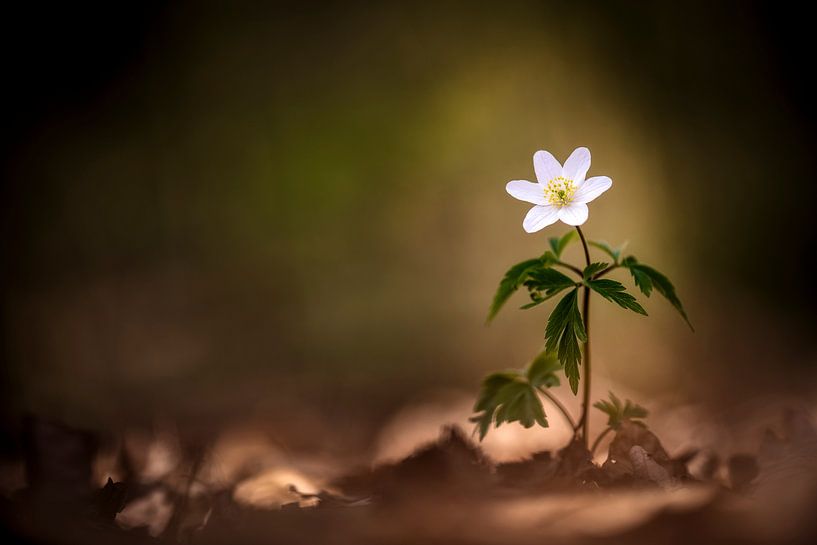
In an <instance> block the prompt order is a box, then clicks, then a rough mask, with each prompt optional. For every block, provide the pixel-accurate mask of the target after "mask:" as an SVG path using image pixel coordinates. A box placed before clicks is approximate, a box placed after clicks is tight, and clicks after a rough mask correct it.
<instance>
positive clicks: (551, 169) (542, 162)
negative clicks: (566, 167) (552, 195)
mask: <svg viewBox="0 0 817 545" xmlns="http://www.w3.org/2000/svg"><path fill="white" fill-rule="evenodd" d="M533 170H534V172H536V179H537V180H538V181H539V183H540V184H542V185H544V184H546V183H548V182H549V181H551V180H552V179H553V178H558V177H559V176H561V175H562V164H561V163H559V161H557V160H556V158H555V157H554V156H553V155H551V154H550V152H548V151H545V150H539V151H537V152H536V153H534V154H533Z"/></svg>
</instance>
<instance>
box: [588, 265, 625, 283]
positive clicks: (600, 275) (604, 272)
mask: <svg viewBox="0 0 817 545" xmlns="http://www.w3.org/2000/svg"><path fill="white" fill-rule="evenodd" d="M619 267H621V265H619V264H618V263H614V264H612V265H610V266H609V267H607V268H606V269H604V270H603V271H601V272H600V273H599V274H597V275H596V276H594V277H593V280H596V279H598V278H601V277H602V276H604V275H605V274H607V273H609V272H611V271H614V270H616V269H618V268H619Z"/></svg>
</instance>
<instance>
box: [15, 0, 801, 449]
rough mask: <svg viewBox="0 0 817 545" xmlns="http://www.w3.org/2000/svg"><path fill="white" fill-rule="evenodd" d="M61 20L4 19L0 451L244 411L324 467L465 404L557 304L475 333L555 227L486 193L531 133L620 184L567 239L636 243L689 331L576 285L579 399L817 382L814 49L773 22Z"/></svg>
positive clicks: (733, 391)
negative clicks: (669, 288) (504, 280)
mask: <svg viewBox="0 0 817 545" xmlns="http://www.w3.org/2000/svg"><path fill="white" fill-rule="evenodd" d="M51 9H52V10H46V9H45V8H44V7H37V8H34V7H17V8H14V10H12V11H11V12H10V13H9V14H8V15H7V16H6V17H5V21H6V24H5V25H4V26H6V27H8V28H7V29H6V30H5V31H4V33H3V37H2V40H3V46H2V49H3V56H4V76H5V77H4V80H5V84H4V88H5V91H7V92H8V93H9V94H8V95H7V96H6V98H5V99H3V108H4V116H3V119H4V121H3V130H2V131H3V148H2V161H3V164H2V167H3V188H2V197H0V199H1V201H0V202H1V204H0V206H1V207H2V257H0V259H1V260H2V270H1V274H2V278H0V293H1V294H2V404H3V422H4V424H3V429H4V432H3V433H4V435H5V437H6V438H7V441H5V442H4V443H5V444H6V445H12V446H7V447H4V448H11V449H13V448H14V447H13V445H14V441H13V440H12V439H9V438H12V437H13V436H14V433H15V431H14V430H16V426H17V424H16V422H18V419H19V417H20V415H22V414H25V413H35V414H39V415H44V416H51V417H58V418H60V419H62V420H64V421H67V422H69V423H72V424H75V425H80V426H84V427H88V428H91V429H102V430H106V429H107V430H116V429H121V428H122V427H130V426H140V425H144V426H152V425H154V423H155V422H156V421H157V419H162V421H172V422H175V423H176V425H177V426H178V427H179V428H180V429H183V430H200V431H201V433H206V430H208V429H211V428H218V427H222V426H230V425H234V424H235V423H236V422H239V423H240V422H248V421H252V422H262V423H263V425H264V426H266V427H267V428H268V429H269V430H273V433H275V434H276V437H278V438H279V439H280V441H281V443H282V444H285V445H286V446H287V447H288V448H293V449H303V450H309V449H328V450H330V451H331V452H332V453H333V454H335V455H337V456H344V455H351V453H359V452H363V451H370V450H371V449H372V446H373V445H377V444H381V447H382V442H383V441H384V439H383V436H382V430H383V429H391V430H393V435H392V437H394V438H395V441H397V440H398V439H399V438H400V437H404V435H405V434H408V432H407V431H406V430H408V429H409V427H410V426H409V422H414V421H417V420H421V421H422V420H423V419H426V420H434V419H440V420H444V419H445V418H448V417H449V416H450V415H451V414H456V416H457V418H459V417H462V416H463V413H462V411H466V413H467V410H468V407H467V405H468V403H469V401H470V397H469V396H472V395H473V394H474V393H475V392H476V389H477V387H478V384H479V381H480V379H481V377H482V376H483V375H484V374H485V373H486V372H488V371H492V370H495V369H501V368H505V367H518V366H522V365H524V364H525V363H526V361H527V360H528V359H529V358H531V357H532V356H533V355H535V354H536V352H537V351H538V350H539V349H540V347H541V345H542V340H543V339H542V331H543V326H544V322H545V320H546V318H547V310H548V309H545V308H539V309H536V310H531V311H527V312H522V311H514V310H513V305H510V306H509V309H508V310H506V311H504V312H503V313H502V314H501V315H500V316H499V317H498V319H497V320H496V322H495V323H493V324H492V325H491V326H486V325H485V316H486V311H487V307H488V303H489V301H490V299H491V296H492V294H493V291H494V289H495V287H496V284H497V282H498V280H499V278H500V277H501V275H502V274H503V272H504V270H505V269H506V268H507V267H508V266H509V265H510V264H512V263H515V262H517V261H520V260H522V259H525V258H528V257H530V256H533V255H538V254H540V253H541V252H542V251H543V249H544V248H545V246H546V243H547V237H548V236H556V235H560V234H562V233H563V232H565V231H566V229H567V228H566V227H564V226H561V227H560V226H554V227H550V228H548V229H546V230H545V231H544V232H542V233H540V234H537V235H528V234H526V233H524V232H523V231H522V229H521V221H522V218H523V215H524V213H525V211H526V207H525V205H524V204H522V203H519V202H517V201H515V200H513V199H511V198H510V197H509V196H508V195H506V194H505V192H504V189H503V188H504V184H505V183H506V182H507V181H508V180H510V179H519V178H522V179H525V178H527V179H530V178H532V176H533V170H532V164H531V156H532V154H533V152H534V151H536V150H537V149H547V150H549V151H551V152H553V153H554V154H555V155H556V156H557V157H559V158H561V159H564V158H565V157H566V156H567V155H568V154H569V153H570V151H572V150H573V149H574V148H575V147H577V146H582V145H583V146H588V147H589V148H590V149H591V151H592V153H593V166H592V168H591V171H590V172H591V174H592V175H608V176H610V177H612V179H613V180H614V185H613V189H612V190H611V191H609V192H608V193H607V194H605V195H604V197H603V198H601V199H599V200H598V201H596V202H594V203H593V205H592V206H591V214H590V219H589V221H588V222H587V224H586V225H585V227H584V229H585V232H586V233H587V234H588V236H589V237H590V238H593V239H602V240H607V241H609V242H611V243H614V244H617V243H621V242H623V241H625V240H627V241H629V247H628V248H629V251H631V252H632V253H633V254H635V255H637V256H638V257H639V258H640V259H641V260H642V261H644V262H646V263H650V264H653V265H655V266H656V267H657V268H658V269H659V270H662V271H663V272H665V273H666V274H667V275H668V276H669V277H670V278H672V279H673V280H674V281H675V283H676V286H677V288H678V290H679V294H680V295H681V297H682V299H683V300H684V302H685V304H686V306H687V310H688V312H689V315H690V317H691V319H692V321H693V323H694V324H695V326H696V332H695V333H694V334H693V333H691V332H690V331H689V330H688V329H687V328H686V326H685V325H684V323H683V322H682V321H681V320H680V318H679V317H678V316H677V315H675V314H674V311H673V310H672V309H671V307H669V305H667V304H666V302H665V301H663V300H661V299H660V298H658V297H653V298H652V299H650V300H648V301H646V302H645V306H646V307H647V309H648V311H649V312H650V314H651V316H650V317H649V318H648V319H645V318H642V317H640V316H636V315H635V314H625V313H624V312H622V311H620V310H619V309H618V308H614V307H613V306H612V305H609V304H607V303H605V302H603V301H596V302H595V303H594V310H593V320H594V322H593V335H594V354H595V357H594V360H595V362H596V367H595V372H597V373H598V374H599V378H598V381H599V382H598V384H599V386H598V388H597V389H596V392H595V396H594V397H601V396H602V395H604V393H605V392H604V390H605V389H606V388H607V387H608V386H610V387H614V388H616V389H617V391H622V392H625V393H626V394H628V395H629V396H631V397H633V398H634V399H637V400H639V401H641V402H643V403H644V404H647V405H650V404H652V405H654V406H667V407H678V406H687V405H688V404H690V403H694V404H697V405H695V406H696V407H701V406H703V407H708V411H709V412H708V413H706V414H705V417H704V418H703V420H706V419H709V420H718V419H724V421H727V420H728V419H729V418H732V417H738V416H743V417H747V418H748V416H746V415H747V414H748V413H746V412H745V410H744V409H745V407H746V403H747V400H758V399H760V400H763V399H772V398H774V399H778V398H781V397H782V398H783V399H784V400H789V401H792V402H795V401H796V400H801V399H808V396H809V395H810V394H812V393H813V392H814V387H815V385H817V380H815V371H814V366H813V365H814V363H815V359H816V358H815V356H817V353H815V347H814V338H813V335H814V321H813V313H814V310H813V309H814V305H815V303H817V289H815V287H814V286H815V283H814V281H813V278H812V277H813V274H814V273H813V271H814V270H815V268H816V267H817V261H816V260H817V257H815V256H817V251H816V250H817V243H816V238H817V235H815V226H816V225H815V224H816V223H817V220H816V219H815V214H814V212H813V210H812V206H813V204H812V198H813V197H814V196H815V195H814V193H815V192H814V189H813V187H814V179H813V174H814V173H815V172H817V170H816V169H815V164H814V163H815V157H814V144H815V136H814V128H815V108H814V102H813V96H814V95H815V93H814V91H815V89H814V84H813V81H812V80H810V78H809V75H808V66H807V64H806V62H807V61H806V60H807V59H809V58H810V55H811V53H812V52H813V44H812V43H811V41H810V35H809V33H810V29H809V28H808V26H809V22H808V19H807V18H805V17H802V16H799V15H798V14H797V13H796V12H793V11H792V10H790V9H784V8H783V7H780V6H777V5H775V4H770V5H766V4H754V3H751V2H720V3H710V2H692V3H686V2H685V3H683V5H679V4H677V3H669V2H667V3H656V4H652V3H650V4H645V3H633V2H610V3H607V2H605V3H598V4H597V5H592V6H591V5H581V4H578V3H574V2H502V3H496V4H494V5H492V6H491V5H478V3H473V2H470V3H457V2H435V3H427V4H425V5H415V6H411V7H408V6H396V5H378V6H375V5H369V4H368V3H355V2H353V3H348V2H338V3H331V4H326V5H323V6H320V7H318V6H314V5H306V4H302V3H298V2H292V3H284V4H274V5H272V4H269V5H261V4H241V5H233V4H230V5H222V6H217V5H215V4H214V3H198V2H189V3H174V4H172V5H167V4H165V3H155V4H154V3H138V4H135V3H134V4H133V5H130V6H119V5H117V6H110V5H109V6H106V7H104V8H99V7H93V8H92V7H78V6H74V5H72V6H70V7H69V6H63V7H58V8H51ZM54 9H55V10H56V11H53V10H54ZM801 15H802V14H801ZM568 255H569V256H570V257H571V258H572V259H574V260H576V261H577V262H579V261H580V259H581V256H580V253H579V250H578V248H577V247H574V248H572V249H571V250H570V253H569V254H568ZM620 279H621V280H625V281H627V283H628V285H629V279H628V278H626V277H625V276H623V275H622V276H621V278H620ZM514 301H515V302H518V303H519V304H521V303H522V298H521V297H520V298H519V299H515V300H514ZM562 394H563V395H564V396H565V397H569V396H567V393H566V392H564V391H563V392H562ZM769 403H771V401H770V402H769ZM662 404H663V405H662ZM768 406H771V405H768ZM451 407H454V408H453V409H451ZM760 407H761V409H762V408H764V407H767V406H764V405H763V403H762V402H761V404H760ZM407 411H408V412H407ZM412 411H413V412H412ZM446 411H449V412H446ZM451 411H453V412H451ZM761 412H762V411H761ZM669 414H676V415H677V414H679V413H677V412H675V413H672V411H670V413H669ZM695 414H698V413H695ZM683 415H684V416H683V418H687V417H688V415H689V413H683ZM699 416H700V415H699ZM699 416H696V420H700V419H699ZM775 416H776V415H775ZM401 418H402V419H404V420H401ZM435 425H436V424H435ZM530 433H537V434H540V435H541V434H545V435H547V433H548V432H547V431H538V432H533V431H532V432H530ZM378 441H379V442H380V443H378ZM381 450H382V449H381ZM386 450H388V449H386Z"/></svg>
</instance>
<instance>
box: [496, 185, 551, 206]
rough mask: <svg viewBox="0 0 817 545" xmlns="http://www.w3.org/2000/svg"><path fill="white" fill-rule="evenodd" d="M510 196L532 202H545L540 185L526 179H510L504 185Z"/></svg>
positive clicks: (543, 192)
mask: <svg viewBox="0 0 817 545" xmlns="http://www.w3.org/2000/svg"><path fill="white" fill-rule="evenodd" d="M505 191H507V192H508V193H509V194H510V196H511V197H513V198H514V199H519V200H520V201H525V202H529V203H532V204H547V200H546V199H545V191H544V189H542V186H541V185H539V184H535V183H533V182H528V181H527V180H512V181H510V182H508V184H507V185H506V186H505Z"/></svg>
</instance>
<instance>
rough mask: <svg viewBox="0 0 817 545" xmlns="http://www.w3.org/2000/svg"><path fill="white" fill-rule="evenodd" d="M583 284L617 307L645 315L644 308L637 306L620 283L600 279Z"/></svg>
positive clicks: (636, 302) (586, 281)
mask: <svg viewBox="0 0 817 545" xmlns="http://www.w3.org/2000/svg"><path fill="white" fill-rule="evenodd" d="M585 284H587V285H588V286H590V288H591V289H592V290H593V291H595V292H596V293H598V294H599V295H601V296H602V297H604V298H605V299H607V300H608V301H612V302H613V303H616V304H617V305H618V306H620V307H622V308H627V309H630V310H632V311H633V312H637V313H638V314H643V315H644V316H646V315H647V311H646V310H644V307H642V306H641V305H639V304H638V301H636V299H635V297H633V296H632V295H630V294H629V293H627V290H626V288H625V287H624V285H623V284H622V283H621V282H617V281H615V280H609V279H607V278H600V279H599V280H585Z"/></svg>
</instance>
